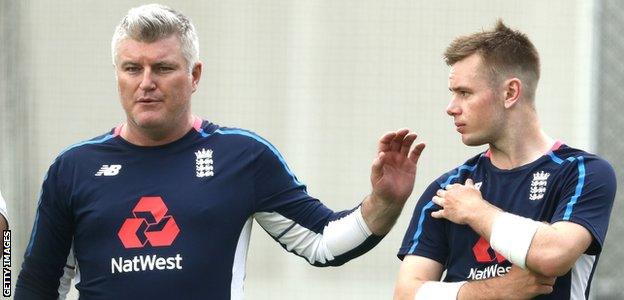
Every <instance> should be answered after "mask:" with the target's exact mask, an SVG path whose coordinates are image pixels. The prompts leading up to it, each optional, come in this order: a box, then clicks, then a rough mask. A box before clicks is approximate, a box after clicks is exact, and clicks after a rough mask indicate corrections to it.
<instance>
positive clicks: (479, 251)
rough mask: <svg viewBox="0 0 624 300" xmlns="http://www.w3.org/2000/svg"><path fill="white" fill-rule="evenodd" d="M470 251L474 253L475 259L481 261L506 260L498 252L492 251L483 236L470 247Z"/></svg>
mask: <svg viewBox="0 0 624 300" xmlns="http://www.w3.org/2000/svg"><path fill="white" fill-rule="evenodd" d="M472 252H473V253H474V256H475V259H476V260H477V261H478V262H481V263H489V262H493V261H494V260H496V262H498V263H502V262H504V261H505V260H507V259H506V258H505V257H504V256H502V255H501V254H500V253H498V252H496V251H494V249H492V247H490V243H488V241H486V240H485V239H484V238H483V237H481V238H479V241H477V243H476V244H475V245H474V247H472Z"/></svg>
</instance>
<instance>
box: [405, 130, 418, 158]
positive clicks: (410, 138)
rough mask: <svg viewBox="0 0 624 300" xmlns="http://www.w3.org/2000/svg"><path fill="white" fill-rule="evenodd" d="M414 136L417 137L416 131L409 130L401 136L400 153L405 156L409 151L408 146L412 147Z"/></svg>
mask: <svg viewBox="0 0 624 300" xmlns="http://www.w3.org/2000/svg"><path fill="white" fill-rule="evenodd" d="M416 137H417V135H416V133H414V132H410V133H408V134H407V135H406V136H405V137H404V138H403V141H402V143H401V154H402V155H404V156H407V154H408V153H409V151H410V148H412V144H413V143H414V141H415V140H416Z"/></svg>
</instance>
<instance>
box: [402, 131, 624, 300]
mask: <svg viewBox="0 0 624 300" xmlns="http://www.w3.org/2000/svg"><path fill="white" fill-rule="evenodd" d="M468 178H471V179H472V180H473V181H474V182H475V185H476V186H477V187H478V188H479V190H480V191H481V194H482V196H483V198H484V199H486V200H487V201H488V202H490V203H492V204H493V205H495V206H497V207H499V208H501V209H502V210H504V211H506V212H509V213H513V214H516V215H519V216H523V217H527V218H531V219H533V220H538V221H544V222H548V223H551V224H552V223H555V222H558V221H569V222H574V223H577V224H579V225H581V226H583V227H585V228H586V229H587V230H588V231H589V232H590V233H591V235H592V237H593V241H592V243H591V245H590V247H589V248H588V249H587V251H586V253H584V254H583V255H581V257H580V258H579V259H578V261H577V262H576V264H575V265H574V266H573V268H572V269H571V270H570V272H568V273H567V274H565V275H563V276H561V277H559V278H557V281H556V283H555V285H554V291H553V292H552V293H551V294H549V295H542V296H540V297H538V299H587V298H588V295H589V288H590V284H591V279H592V276H593V274H594V271H595V268H596V265H597V263H598V258H599V256H600V252H601V250H602V246H603V244H604V240H605V236H606V233H607V227H608V225H609V216H610V214H611V208H612V206H613V200H614V197H615V190H616V180H615V173H614V171H613V169H612V168H611V166H610V165H609V164H608V163H607V162H606V161H605V160H603V159H601V158H599V157H597V156H595V155H592V154H589V153H587V152H584V151H582V150H578V149H574V148H571V147H568V146H566V145H561V144H560V143H557V144H556V145H555V147H553V150H551V151H550V152H549V153H547V154H546V155H544V156H542V157H541V158H539V159H537V160H536V161H534V162H532V163H529V164H527V165H524V166H521V167H518V168H515V169H511V170H501V169H498V168H497V167H495V166H494V165H493V164H492V162H491V161H490V158H489V152H485V153H482V154H479V155H477V156H475V157H473V158H471V159H469V160H468V161H466V163H464V164H463V165H461V166H459V167H458V168H455V169H453V170H451V171H450V172H448V173H446V174H444V175H442V176H440V177H439V178H438V179H437V180H436V181H434V182H433V183H431V185H429V187H428V188H427V189H426V190H425V192H424V193H423V194H422V196H421V197H420V200H419V202H418V204H417V205H416V208H415V210H414V214H413V216H412V220H411V222H410V225H409V228H408V229H407V232H406V233H405V237H404V238H403V244H402V246H401V248H400V250H399V253H398V256H399V258H400V259H403V258H404V257H405V255H418V256H423V257H427V258H430V259H433V260H435V261H437V262H439V263H440V264H442V265H443V266H444V268H445V269H446V272H447V273H446V277H445V278H444V281H445V282H458V281H464V280H468V281H471V280H482V279H487V278H491V277H496V276H502V275H504V274H506V273H507V272H508V271H509V269H510V267H511V263H510V262H509V261H507V259H506V258H505V257H503V256H502V255H500V254H499V253H497V252H495V251H494V250H493V249H492V248H491V247H490V244H489V243H488V241H486V240H485V239H484V238H482V237H481V236H479V235H478V234H477V233H476V232H475V231H473V230H472V228H470V226H468V225H457V224H455V223H453V222H450V221H448V220H446V219H435V218H433V217H431V212H433V211H436V210H438V209H440V206H438V205H437V204H434V203H433V202H432V200H431V199H432V198H433V196H434V195H435V194H436V191H437V190H438V189H441V188H444V187H446V186H447V185H449V184H453V183H461V184H463V183H465V181H466V179H468Z"/></svg>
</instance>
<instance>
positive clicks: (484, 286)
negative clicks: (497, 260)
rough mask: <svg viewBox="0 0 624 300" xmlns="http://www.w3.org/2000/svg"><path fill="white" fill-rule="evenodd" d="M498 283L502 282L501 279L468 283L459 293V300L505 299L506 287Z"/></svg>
mask: <svg viewBox="0 0 624 300" xmlns="http://www.w3.org/2000/svg"><path fill="white" fill-rule="evenodd" d="M497 281H500V278H499V277H495V278H490V279H485V280H477V281H469V282H466V283H465V284H464V285H463V286H462V287H461V289H460V290H459V293H457V299H458V300H471V299H480V300H494V299H505V293H504V292H503V288H504V286H501V285H500V284H497ZM507 296H509V294H507Z"/></svg>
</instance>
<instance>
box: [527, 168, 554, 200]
mask: <svg viewBox="0 0 624 300" xmlns="http://www.w3.org/2000/svg"><path fill="white" fill-rule="evenodd" d="M548 177H550V173H546V172H544V171H539V172H535V173H533V181H531V188H530V190H529V200H531V201H536V200H542V198H544V194H545V193H546V185H547V184H548Z"/></svg>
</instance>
